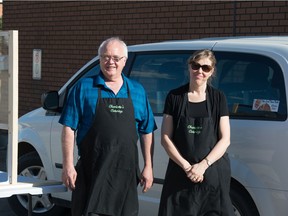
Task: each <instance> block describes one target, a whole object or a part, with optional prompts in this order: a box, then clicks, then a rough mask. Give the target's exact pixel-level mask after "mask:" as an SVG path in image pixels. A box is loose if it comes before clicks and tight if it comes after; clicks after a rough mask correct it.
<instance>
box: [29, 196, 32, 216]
mask: <svg viewBox="0 0 288 216" xmlns="http://www.w3.org/2000/svg"><path fill="white" fill-rule="evenodd" d="M28 216H32V195H31V194H28Z"/></svg>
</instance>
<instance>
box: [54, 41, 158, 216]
mask: <svg viewBox="0 0 288 216" xmlns="http://www.w3.org/2000/svg"><path fill="white" fill-rule="evenodd" d="M98 55H99V59H100V67H101V72H100V74H99V75H97V76H95V77H92V78H91V77H90V78H83V79H82V80H81V81H79V83H78V84H76V85H75V87H74V88H73V89H72V90H71V93H70V94H69V98H68V100H67V103H66V105H65V107H64V109H63V112H62V115H61V118H60V120H59V122H60V123H61V124H63V131H62V149H63V174H62V180H63V182H64V184H65V185H66V186H67V187H68V188H69V189H70V190H72V215H73V216H81V215H85V216H86V215H87V216H89V215H111V216H118V215H119V216H130V215H131V216H132V215H138V196H137V184H138V182H139V181H140V184H141V185H142V186H143V192H146V191H147V190H148V189H149V188H150V187H151V186H152V183H153V170H152V156H153V131H154V130H156V128H157V127H156V124H155V121H154V116H153V112H152V110H151V107H150V105H149V102H148V98H147V96H146V93H145V91H144V88H143V87H142V85H141V84H139V83H138V82H135V81H133V80H130V79H128V78H127V77H125V76H124V75H123V74H122V70H123V68H124V66H125V63H126V60H127V58H128V50H127V46H126V44H125V43H124V42H123V41H121V40H120V39H119V38H109V39H107V40H105V41H104V42H102V44H101V45H100V47H99V49H98ZM76 132H77V136H76V143H77V146H78V152H79V156H80V159H79V161H78V163H77V166H76V170H75V168H74V164H73V145H74V138H75V133H76ZM138 135H139V137H140V143H141V149H142V153H143V158H144V168H143V170H142V173H141V175H140V172H139V167H138V150H137V140H138Z"/></svg>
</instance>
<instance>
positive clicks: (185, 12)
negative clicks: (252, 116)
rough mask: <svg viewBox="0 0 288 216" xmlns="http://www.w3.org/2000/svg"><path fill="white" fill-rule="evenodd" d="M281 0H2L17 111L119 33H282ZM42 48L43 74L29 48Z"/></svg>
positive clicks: (129, 38)
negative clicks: (13, 36) (15, 35)
mask: <svg viewBox="0 0 288 216" xmlns="http://www.w3.org/2000/svg"><path fill="white" fill-rule="evenodd" d="M287 16H288V2H287V1H240V2H236V1H115V2H113V1H106V2H105V1H84V2H83V1H72V2H69V1H54V2H53V1H34V2H29V1H22V2H21V1H18V2H17V1H4V3H3V27H4V30H19V115H22V114H24V113H26V112H28V111H30V110H32V109H34V108H36V107H39V106H40V95H41V94H42V93H43V92H45V91H48V90H58V89H59V87H61V86H62V85H63V84H64V83H65V82H66V81H67V80H68V78H69V77H71V75H72V74H74V73H75V72H76V71H77V70H78V69H79V68H80V67H81V66H82V65H83V64H84V63H86V62H87V61H88V60H90V59H91V58H92V57H93V56H94V55H96V54H97V49H98V45H99V43H100V42H101V41H103V40H104V39H106V38H107V37H110V36H115V35H116V36H120V37H121V38H122V39H124V40H125V41H126V42H127V44H128V45H131V44H137V43H146V42H156V41H163V40H174V39H193V38H201V37H219V36H240V35H287V33H288V22H287V18H288V17H287ZM33 49H42V79H41V80H33V79H32V52H33Z"/></svg>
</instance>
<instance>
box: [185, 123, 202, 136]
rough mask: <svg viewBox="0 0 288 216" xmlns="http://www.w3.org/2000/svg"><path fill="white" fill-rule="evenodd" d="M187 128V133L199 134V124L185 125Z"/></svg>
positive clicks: (200, 129)
mask: <svg viewBox="0 0 288 216" xmlns="http://www.w3.org/2000/svg"><path fill="white" fill-rule="evenodd" d="M187 129H188V133H190V134H197V135H198V134H200V133H201V131H202V127H201V126H193V125H188V126H187Z"/></svg>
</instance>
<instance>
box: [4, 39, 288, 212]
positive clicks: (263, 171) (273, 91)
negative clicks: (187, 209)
mask: <svg viewBox="0 0 288 216" xmlns="http://www.w3.org/2000/svg"><path fill="white" fill-rule="evenodd" d="M287 45H288V37H272V36H269V37H238V38H206V39H199V40H184V41H168V42H161V43H154V44H143V45H135V46H130V47H129V58H128V61H127V64H126V67H125V68H124V73H125V74H126V75H127V76H128V77H130V78H133V79H136V80H138V81H139V82H140V83H142V84H143V86H144V87H145V89H146V91H147V94H148V97H149V100H150V103H151V106H152V109H153V111H154V114H155V118H156V122H157V125H158V128H159V129H158V130H157V131H156V132H155V153H154V176H155V180H154V186H153V188H152V189H151V190H150V191H149V192H148V193H145V194H143V193H142V192H140V190H139V200H140V214H139V215H141V216H156V215H157V212H158V204H159V199H160V193H161V188H162V184H163V179H164V175H165V171H166V166H167V162H168V157H167V155H166V153H165V151H164V150H163V148H162V146H161V144H160V131H161V130H160V127H161V122H162V110H163V106H164V100H165V97H166V94H167V92H168V91H169V90H171V89H173V88H175V87H178V86H180V85H182V84H183V83H185V82H187V81H188V71H187V63H186V62H187V59H188V57H189V56H190V55H191V54H192V53H193V52H194V51H196V50H199V49H211V50H213V51H214V53H215V55H216V58H217V77H216V79H214V81H213V85H214V87H216V88H218V89H221V90H222V91H224V93H225V95H226V97H227V101H228V106H229V111H230V119H231V121H230V122H231V145H230V147H229V149H228V152H229V156H230V160H231V168H232V178H231V198H232V201H233V205H234V207H235V215H238V216H260V215H261V216H287V214H288V180H287V179H288V169H287V167H286V164H288V157H287V156H286V155H287V153H288V141H287V140H288V122H287V84H288V64H287V63H288V46H287ZM99 69H100V68H99V59H98V57H95V58H94V59H92V60H91V61H90V62H89V63H87V64H86V65H85V66H84V67H82V68H81V69H80V70H79V71H78V72H77V73H76V74H75V75H74V76H73V77H72V78H71V79H70V80H69V81H68V82H67V83H66V84H65V85H64V86H63V87H62V88H61V89H60V90H59V91H55V92H48V93H45V94H44V95H43V97H42V99H43V107H42V108H39V109H36V110H34V111H32V112H30V113H27V114H26V115H24V116H22V117H21V118H20V119H19V156H20V157H19V170H20V171H19V173H21V174H23V175H30V176H34V177H36V178H47V179H56V180H61V171H62V170H61V167H62V164H61V163H62V153H61V139H60V135H61V129H62V127H61V125H60V124H59V123H58V120H59V116H60V114H61V109H62V107H63V104H64V103H65V100H66V97H67V95H68V94H69V90H70V89H71V88H72V87H73V85H75V83H76V82H78V81H79V80H80V79H81V78H83V77H85V76H91V75H93V74H97V73H99ZM76 156H77V153H76V152H75V161H76ZM140 158H141V157H140ZM70 195H71V193H70V192H67V193H57V194H51V195H49V196H35V197H33V204H34V205H33V213H34V214H33V215H39V216H62V215H64V213H63V211H64V210H65V209H64V208H62V207H60V205H61V206H63V205H65V204H68V205H66V206H69V201H70ZM9 202H10V205H11V206H12V209H13V210H14V211H15V212H16V213H17V214H18V215H19V216H23V215H25V213H26V209H25V208H26V206H27V199H26V197H25V196H13V197H11V198H10V199H9Z"/></svg>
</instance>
